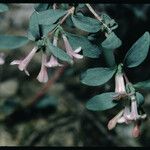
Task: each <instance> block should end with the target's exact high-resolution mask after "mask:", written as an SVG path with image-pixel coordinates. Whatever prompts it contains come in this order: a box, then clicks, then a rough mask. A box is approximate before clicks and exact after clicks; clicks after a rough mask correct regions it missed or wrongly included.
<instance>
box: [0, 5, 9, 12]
mask: <svg viewBox="0 0 150 150" xmlns="http://www.w3.org/2000/svg"><path fill="white" fill-rule="evenodd" d="M4 11H8V6H7V5H5V4H0V12H4Z"/></svg>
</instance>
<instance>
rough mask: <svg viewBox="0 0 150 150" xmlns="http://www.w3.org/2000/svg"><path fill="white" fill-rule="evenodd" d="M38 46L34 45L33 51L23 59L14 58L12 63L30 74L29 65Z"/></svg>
mask: <svg viewBox="0 0 150 150" xmlns="http://www.w3.org/2000/svg"><path fill="white" fill-rule="evenodd" d="M37 49H38V48H37V47H34V48H33V49H32V50H31V52H30V53H29V54H28V55H27V56H26V57H25V58H24V59H23V60H14V61H12V62H11V63H10V65H18V68H19V70H21V71H23V70H24V71H25V73H26V74H27V75H28V76H29V72H28V71H27V69H26V68H27V66H28V64H29V63H30V61H31V59H32V58H33V56H34V55H35V53H36V51H37Z"/></svg>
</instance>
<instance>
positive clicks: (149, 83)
mask: <svg viewBox="0 0 150 150" xmlns="http://www.w3.org/2000/svg"><path fill="white" fill-rule="evenodd" d="M134 87H135V88H137V89H142V90H150V80H146V81H142V82H138V83H136V84H134Z"/></svg>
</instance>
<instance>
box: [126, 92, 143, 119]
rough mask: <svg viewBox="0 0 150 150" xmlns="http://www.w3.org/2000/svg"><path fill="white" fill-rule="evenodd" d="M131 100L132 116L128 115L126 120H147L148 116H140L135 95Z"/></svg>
mask: <svg viewBox="0 0 150 150" xmlns="http://www.w3.org/2000/svg"><path fill="white" fill-rule="evenodd" d="M130 98H131V112H130V114H128V115H126V116H125V118H126V119H127V120H129V121H136V120H140V119H145V118H146V114H143V115H139V114H138V106H137V101H136V97H135V95H134V94H133V95H131V96H130Z"/></svg>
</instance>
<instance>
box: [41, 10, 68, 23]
mask: <svg viewBox="0 0 150 150" xmlns="http://www.w3.org/2000/svg"><path fill="white" fill-rule="evenodd" d="M66 13H67V11H64V10H60V9H56V10H53V9H48V10H46V11H41V12H39V13H38V19H39V24H42V25H50V24H53V23H55V22H56V21H57V20H58V19H59V18H60V17H62V16H64V15H65V14H66Z"/></svg>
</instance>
